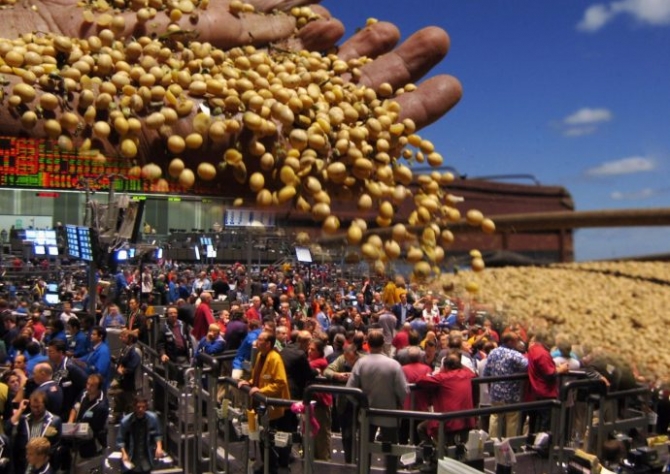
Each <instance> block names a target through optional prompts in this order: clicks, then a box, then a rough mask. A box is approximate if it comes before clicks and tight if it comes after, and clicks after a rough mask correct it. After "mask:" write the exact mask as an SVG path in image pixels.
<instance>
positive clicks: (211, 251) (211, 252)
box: [207, 245, 216, 258]
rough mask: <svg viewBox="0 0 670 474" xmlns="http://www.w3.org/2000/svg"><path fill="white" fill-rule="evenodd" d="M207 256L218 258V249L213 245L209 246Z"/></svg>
mask: <svg viewBox="0 0 670 474" xmlns="http://www.w3.org/2000/svg"><path fill="white" fill-rule="evenodd" d="M207 258H216V249H214V246H213V245H208V246H207Z"/></svg>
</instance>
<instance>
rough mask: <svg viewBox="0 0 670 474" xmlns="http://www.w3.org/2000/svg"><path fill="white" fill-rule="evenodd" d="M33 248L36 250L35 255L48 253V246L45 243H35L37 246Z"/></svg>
mask: <svg viewBox="0 0 670 474" xmlns="http://www.w3.org/2000/svg"><path fill="white" fill-rule="evenodd" d="M33 250H34V252H35V255H46V254H47V248H46V247H45V246H44V245H39V244H35V246H34V247H33Z"/></svg>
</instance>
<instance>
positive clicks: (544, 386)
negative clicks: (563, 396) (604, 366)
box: [526, 330, 568, 433]
mask: <svg viewBox="0 0 670 474" xmlns="http://www.w3.org/2000/svg"><path fill="white" fill-rule="evenodd" d="M551 344H552V341H551V336H550V335H549V333H548V332H546V331H542V330H540V331H538V332H537V333H535V335H534V337H533V339H532V341H531V343H530V347H529V348H528V354H527V357H528V382H529V383H528V392H527V397H526V399H527V400H528V401H537V400H549V399H554V398H556V397H558V375H559V374H564V373H566V372H567V371H568V364H567V363H566V362H564V363H562V364H560V365H558V366H557V365H556V364H555V363H554V359H552V357H551V354H550V352H549V351H550V349H551ZM528 426H529V427H530V432H531V433H541V432H548V431H549V430H550V429H551V410H550V409H542V410H533V411H531V412H530V415H529V420H528Z"/></svg>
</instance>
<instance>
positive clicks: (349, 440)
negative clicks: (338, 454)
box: [337, 400, 357, 464]
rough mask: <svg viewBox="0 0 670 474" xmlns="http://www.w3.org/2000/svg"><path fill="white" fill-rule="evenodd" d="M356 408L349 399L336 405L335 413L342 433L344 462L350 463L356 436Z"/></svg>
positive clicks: (352, 457) (352, 460)
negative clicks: (342, 404) (340, 405)
mask: <svg viewBox="0 0 670 474" xmlns="http://www.w3.org/2000/svg"><path fill="white" fill-rule="evenodd" d="M355 411H356V410H354V404H353V403H351V402H350V401H348V400H347V401H345V402H344V407H343V409H342V407H338V410H337V415H338V420H339V422H340V423H339V424H340V432H341V434H342V448H343V449H344V462H345V463H347V464H351V463H353V462H354V446H353V444H354V440H355V437H356V424H357V423H356V413H355Z"/></svg>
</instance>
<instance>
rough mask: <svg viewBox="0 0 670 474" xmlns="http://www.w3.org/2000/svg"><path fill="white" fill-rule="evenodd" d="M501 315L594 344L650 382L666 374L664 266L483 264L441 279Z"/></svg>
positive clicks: (669, 301)
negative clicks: (468, 290)
mask: <svg viewBox="0 0 670 474" xmlns="http://www.w3.org/2000/svg"><path fill="white" fill-rule="evenodd" d="M445 281H451V282H452V283H453V284H454V286H455V288H456V290H457V291H458V289H459V288H465V286H466V285H467V284H468V283H471V282H473V281H474V282H476V283H477V286H478V287H479V290H478V291H477V293H475V294H474V298H475V299H476V300H477V301H479V302H482V303H488V304H490V305H492V306H493V307H494V308H496V310H497V311H499V312H501V313H502V314H503V315H504V317H505V319H507V320H509V319H515V320H517V321H520V322H523V323H525V324H526V325H528V326H532V325H537V324H546V325H548V326H549V327H551V328H552V329H553V330H555V331H556V332H560V333H566V334H568V335H570V336H571V337H572V339H573V343H575V344H577V343H580V344H589V345H592V346H600V347H603V348H604V349H606V350H607V351H611V352H613V353H615V354H618V355H620V356H621V357H622V358H623V359H624V360H627V361H631V362H633V363H635V364H636V365H637V366H638V367H639V369H640V372H641V373H642V374H644V375H645V376H647V377H648V378H650V379H652V380H656V379H663V380H668V379H670V350H669V349H670V342H669V341H668V334H667V328H668V327H669V325H670V264H668V263H663V262H589V263H573V264H559V265H551V266H547V267H520V268H513V267H509V268H497V269H495V268H494V269H491V268H489V269H487V270H486V271H484V272H481V273H472V272H460V273H459V274H458V275H454V276H451V275H450V276H449V277H443V283H444V282H445Z"/></svg>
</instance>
